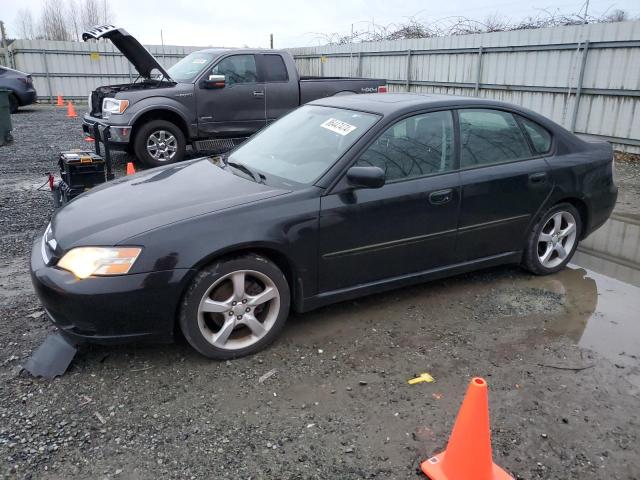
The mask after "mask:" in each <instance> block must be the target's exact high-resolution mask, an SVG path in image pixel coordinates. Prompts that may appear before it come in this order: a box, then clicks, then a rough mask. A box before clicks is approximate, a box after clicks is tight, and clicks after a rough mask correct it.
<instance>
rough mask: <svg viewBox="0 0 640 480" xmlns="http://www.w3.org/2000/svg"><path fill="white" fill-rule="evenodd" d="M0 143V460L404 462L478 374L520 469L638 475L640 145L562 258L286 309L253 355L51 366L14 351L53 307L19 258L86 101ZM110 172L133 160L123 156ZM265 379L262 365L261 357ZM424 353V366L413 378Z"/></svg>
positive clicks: (172, 353)
mask: <svg viewBox="0 0 640 480" xmlns="http://www.w3.org/2000/svg"><path fill="white" fill-rule="evenodd" d="M13 122H14V125H15V126H16V132H15V133H16V142H17V143H16V144H15V145H13V146H11V147H3V149H2V150H0V176H2V178H3V179H4V183H3V187H2V190H1V191H0V194H1V198H0V200H1V201H0V475H3V476H6V477H8V478H45V479H59V478H78V479H84V478H100V479H102V478H118V479H142V478H144V479H146V478H176V479H184V478H216V479H234V480H237V479H249V478H251V479H254V480H256V479H265V480H267V479H273V478H277V479H291V480H293V479H296V480H303V479H304V480H307V479H322V480H325V479H328V478H331V479H341V480H342V479H348V480H350V479H354V480H355V479H363V478H384V479H407V478H424V477H423V476H421V475H418V474H416V467H417V466H418V464H419V462H420V461H421V460H424V459H425V458H428V457H430V456H431V455H432V454H434V453H436V452H439V451H441V450H442V448H443V447H444V446H445V445H446V442H447V437H448V434H449V432H450V430H451V426H452V423H453V420H454V418H455V415H456V412H457V410H458V407H459V403H460V401H461V399H462V396H463V394H464V390H465V388H466V385H467V383H468V382H469V379H470V378H471V377H472V376H475V375H480V376H483V377H485V378H486V379H487V380H488V382H489V386H490V406H491V417H492V428H493V447H494V455H495V460H496V463H498V464H500V465H501V466H503V467H504V468H506V469H507V470H508V471H510V472H511V473H512V474H513V475H514V476H515V477H516V478H518V479H519V480H534V479H536V480H538V479H539V480H542V479H545V480H548V479H553V480H556V479H557V480H578V479H579V480H591V479H593V480H596V479H597V480H600V479H607V480H609V479H619V480H638V479H639V478H640V370H639V369H640V365H639V358H640V328H639V324H640V276H639V273H638V272H639V270H640V257H639V251H640V231H639V228H638V225H639V223H640V222H639V221H638V220H639V219H640V200H639V199H640V188H638V187H639V186H640V182H638V179H640V176H639V175H638V172H640V168H639V167H640V163H638V162H636V163H634V162H631V161H624V162H621V163H620V168H619V169H617V172H618V182H619V184H620V188H621V195H620V201H619V203H618V206H617V208H616V212H615V214H614V216H613V217H612V218H611V220H609V222H608V223H607V224H606V225H604V226H603V227H602V228H601V229H600V230H598V231H597V232H595V233H594V234H593V235H592V236H591V237H590V238H589V239H587V240H586V241H585V242H583V243H582V244H581V246H580V251H579V252H578V253H577V254H576V256H575V257H574V262H573V264H572V265H571V266H570V267H568V268H566V269H565V270H563V271H561V272H559V273H558V274H555V275H550V276H547V277H536V276H532V275H530V274H528V273H527V272H524V271H523V270H521V269H519V268H518V267H515V266H514V267H502V268H494V269H490V270H484V271H480V272H475V273H470V274H466V275H461V276H457V277H453V278H448V279H444V280H440V281H435V282H431V283H425V284H422V285H416V286H414V287H411V288H405V289H401V290H397V291H392V292H388V293H386V294H382V295H375V296H370V297H366V298H362V299H359V300H356V301H351V302H343V303H340V304H336V305H332V306H329V307H326V308H322V309H320V310H317V311H314V312H310V313H308V314H305V315H296V316H293V317H292V318H291V319H290V321H289V322H288V324H287V326H286V327H285V329H284V331H283V334H282V337H281V338H280V339H278V340H277V341H276V342H275V343H274V344H273V346H272V347H270V348H269V349H268V350H266V351H264V352H261V353H259V354H257V355H254V356H251V357H247V358H242V359H238V360H236V361H233V362H212V361H209V360H207V359H205V358H203V357H201V356H200V355H198V354H197V353H195V352H194V351H193V350H192V349H191V348H189V346H188V345H187V344H186V343H185V342H184V341H180V340H179V341H178V342H177V343H175V344H172V345H160V346H144V345H127V346H121V347H111V348H106V347H97V346H96V347H91V348H88V349H87V350H85V351H84V352H82V353H81V354H80V355H78V356H77V357H76V359H75V361H74V363H73V364H72V367H71V369H70V371H69V372H68V373H67V374H66V375H64V376H63V377H60V378H57V379H56V380H54V381H45V380H42V379H33V378H30V377H28V376H25V375H24V374H23V373H20V371H21V367H20V366H21V365H23V364H24V362H25V361H26V359H27V358H29V356H30V354H31V352H32V351H33V350H34V349H35V348H37V346H38V345H39V344H40V343H42V341H43V340H44V338H45V337H46V336H47V334H48V333H49V332H50V331H51V326H50V324H49V323H48V322H47V320H46V318H45V316H44V314H43V312H42V310H41V307H40V305H39V304H38V301H37V299H36V297H35V295H34V294H33V291H32V288H31V285H30V280H29V275H28V270H27V261H28V255H29V252H30V247H31V242H32V240H33V237H34V235H35V234H36V232H37V231H38V229H40V228H41V227H42V226H43V225H45V224H46V222H47V220H48V217H49V215H50V211H51V210H50V209H51V202H50V198H49V196H48V194H46V193H45V192H38V191H37V190H36V187H37V186H39V185H40V184H42V182H44V180H45V178H44V175H43V174H44V173H45V172H47V171H50V170H53V169H55V153H56V152H57V151H60V150H65V149H69V148H73V147H78V146H82V143H81V134H80V128H79V123H80V120H79V119H65V117H64V112H61V111H59V110H54V109H50V108H43V107H35V108H33V109H31V110H30V111H25V112H22V113H20V114H19V115H15V116H14V118H13ZM117 162H118V164H117V166H116V167H117V171H118V172H119V174H121V172H122V171H123V169H124V159H123V158H120V157H119V158H118V159H117ZM269 372H272V373H271V375H270V376H269V378H268V379H266V380H264V381H262V382H261V381H260V380H259V379H260V378H261V377H263V376H264V375H265V374H266V373H269ZM422 372H428V373H430V374H431V375H433V377H434V378H435V380H436V381H435V383H429V384H419V385H408V384H407V380H408V379H409V378H411V377H413V375H415V374H419V373H422Z"/></svg>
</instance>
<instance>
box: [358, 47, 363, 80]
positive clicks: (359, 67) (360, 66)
mask: <svg viewBox="0 0 640 480" xmlns="http://www.w3.org/2000/svg"><path fill="white" fill-rule="evenodd" d="M357 76H358V77H361V76H362V51H360V52H358V75H357Z"/></svg>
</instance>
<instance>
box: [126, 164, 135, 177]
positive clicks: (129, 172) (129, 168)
mask: <svg viewBox="0 0 640 480" xmlns="http://www.w3.org/2000/svg"><path fill="white" fill-rule="evenodd" d="M134 173H136V169H135V168H133V162H127V175H133V174H134Z"/></svg>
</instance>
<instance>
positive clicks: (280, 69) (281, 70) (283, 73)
mask: <svg viewBox="0 0 640 480" xmlns="http://www.w3.org/2000/svg"><path fill="white" fill-rule="evenodd" d="M264 76H265V81H266V82H286V81H287V80H289V75H288V74H287V67H286V66H285V64H284V61H283V60H282V57H281V56H280V55H264Z"/></svg>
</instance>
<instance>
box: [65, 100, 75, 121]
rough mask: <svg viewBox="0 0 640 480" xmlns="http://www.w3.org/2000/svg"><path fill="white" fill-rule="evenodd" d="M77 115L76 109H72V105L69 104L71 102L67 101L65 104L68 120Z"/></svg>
mask: <svg viewBox="0 0 640 480" xmlns="http://www.w3.org/2000/svg"><path fill="white" fill-rule="evenodd" d="M77 116H78V115H76V109H75V108H73V103H71V100H69V102H68V103H67V117H69V118H75V117H77Z"/></svg>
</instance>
